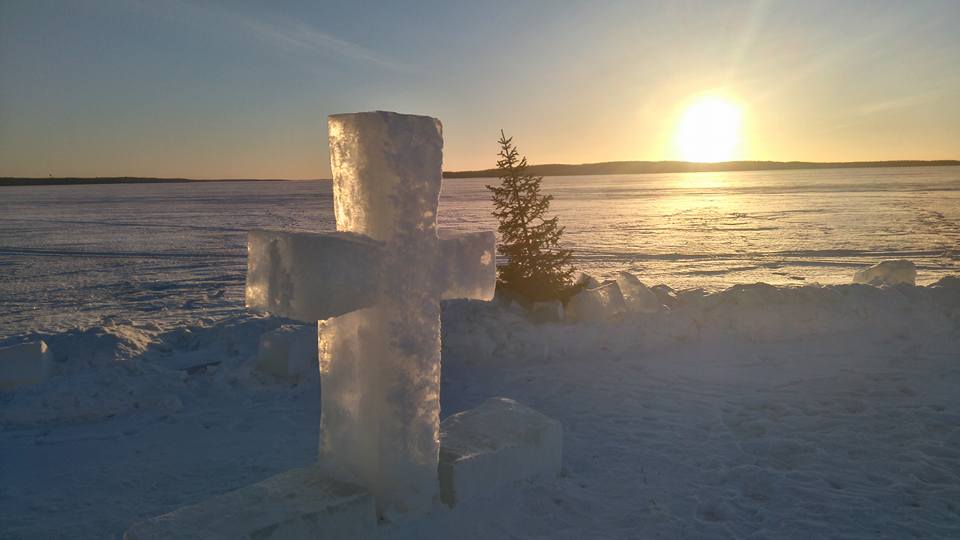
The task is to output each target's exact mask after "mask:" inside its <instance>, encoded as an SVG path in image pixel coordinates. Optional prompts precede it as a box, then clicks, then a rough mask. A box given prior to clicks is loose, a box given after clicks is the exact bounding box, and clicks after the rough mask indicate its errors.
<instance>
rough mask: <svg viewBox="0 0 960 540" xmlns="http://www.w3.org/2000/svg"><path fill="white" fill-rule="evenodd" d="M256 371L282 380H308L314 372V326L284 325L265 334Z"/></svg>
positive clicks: (315, 332) (315, 365)
mask: <svg viewBox="0 0 960 540" xmlns="http://www.w3.org/2000/svg"><path fill="white" fill-rule="evenodd" d="M257 369H259V370H260V371H263V372H264V373H269V374H271V375H274V376H276V377H281V378H284V379H301V378H307V377H308V376H309V374H310V371H315V370H316V369H317V327H316V326H315V325H307V326H293V325H286V326H282V327H280V328H277V329H276V330H271V331H269V332H266V333H264V334H263V335H262V336H260V347H259V351H258V353H257Z"/></svg>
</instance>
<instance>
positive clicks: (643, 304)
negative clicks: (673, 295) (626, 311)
mask: <svg viewBox="0 0 960 540" xmlns="http://www.w3.org/2000/svg"><path fill="white" fill-rule="evenodd" d="M617 285H618V286H619V287H620V292H621V293H623V299H624V300H625V301H626V304H627V307H629V308H630V309H631V310H632V311H637V312H640V313H656V312H658V311H661V310H662V309H663V304H662V303H661V302H660V299H659V298H658V297H657V295H656V293H654V292H653V290H651V289H650V287H647V286H646V285H644V284H643V282H642V281H640V280H639V279H637V276H635V275H633V274H631V273H630V272H620V273H618V274H617Z"/></svg>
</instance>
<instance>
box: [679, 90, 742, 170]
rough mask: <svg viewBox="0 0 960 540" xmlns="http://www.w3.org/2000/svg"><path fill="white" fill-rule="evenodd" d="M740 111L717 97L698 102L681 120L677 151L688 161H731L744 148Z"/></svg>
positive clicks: (685, 112) (702, 99)
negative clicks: (741, 141)
mask: <svg viewBox="0 0 960 540" xmlns="http://www.w3.org/2000/svg"><path fill="white" fill-rule="evenodd" d="M740 121H741V111H740V107H738V106H737V105H735V104H733V103H732V102H730V101H727V100H726V99H723V98H721V97H715V96H707V97H702V98H700V99H697V100H696V101H694V102H693V103H692V104H691V105H690V106H689V107H687V110H686V111H684V113H683V116H682V117H681V118H680V125H679V126H678V129H677V147H678V149H679V151H680V156H681V158H682V159H683V160H685V161H729V160H730V159H732V158H733V155H734V152H735V151H736V150H737V145H739V144H740Z"/></svg>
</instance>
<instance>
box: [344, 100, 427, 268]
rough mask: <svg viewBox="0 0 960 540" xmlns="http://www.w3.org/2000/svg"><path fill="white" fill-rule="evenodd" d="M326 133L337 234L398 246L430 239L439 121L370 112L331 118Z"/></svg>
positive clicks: (413, 116)
mask: <svg viewBox="0 0 960 540" xmlns="http://www.w3.org/2000/svg"><path fill="white" fill-rule="evenodd" d="M328 127H329V135H330V168H331V170H332V172H333V180H334V182H333V205H334V213H335V214H336V218H337V230H338V231H349V232H354V233H358V234H363V235H366V236H369V237H371V238H374V239H376V240H390V239H391V238H393V237H394V236H397V235H399V236H401V237H404V238H403V239H402V240H401V243H408V242H410V241H413V240H414V239H415V238H422V237H425V236H428V235H433V236H436V222H437V203H438V201H439V197H440V183H441V181H442V174H443V173H442V166H443V128H442V127H441V125H440V121H439V120H437V119H436V118H430V117H429V116H415V115H411V114H397V113H392V112H384V111H375V112H365V113H352V114H335V115H331V116H330V118H329V122H328ZM411 247H412V246H411ZM414 253H417V252H414V251H411V252H408V253H407V255H408V256H414V255H413V254H414Z"/></svg>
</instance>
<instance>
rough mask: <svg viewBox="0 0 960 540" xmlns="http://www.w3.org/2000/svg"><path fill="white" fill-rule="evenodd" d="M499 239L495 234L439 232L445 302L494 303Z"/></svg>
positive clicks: (488, 232)
mask: <svg viewBox="0 0 960 540" xmlns="http://www.w3.org/2000/svg"><path fill="white" fill-rule="evenodd" d="M496 252H497V238H496V235H494V234H493V231H485V232H479V233H464V234H451V233H449V232H447V231H440V255H441V264H442V265H443V266H444V270H443V272H444V274H445V275H446V277H447V280H448V281H447V287H446V290H445V291H444V292H443V298H444V299H453V298H472V299H474V300H493V294H494V291H495V289H496V285H497V265H496Z"/></svg>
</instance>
